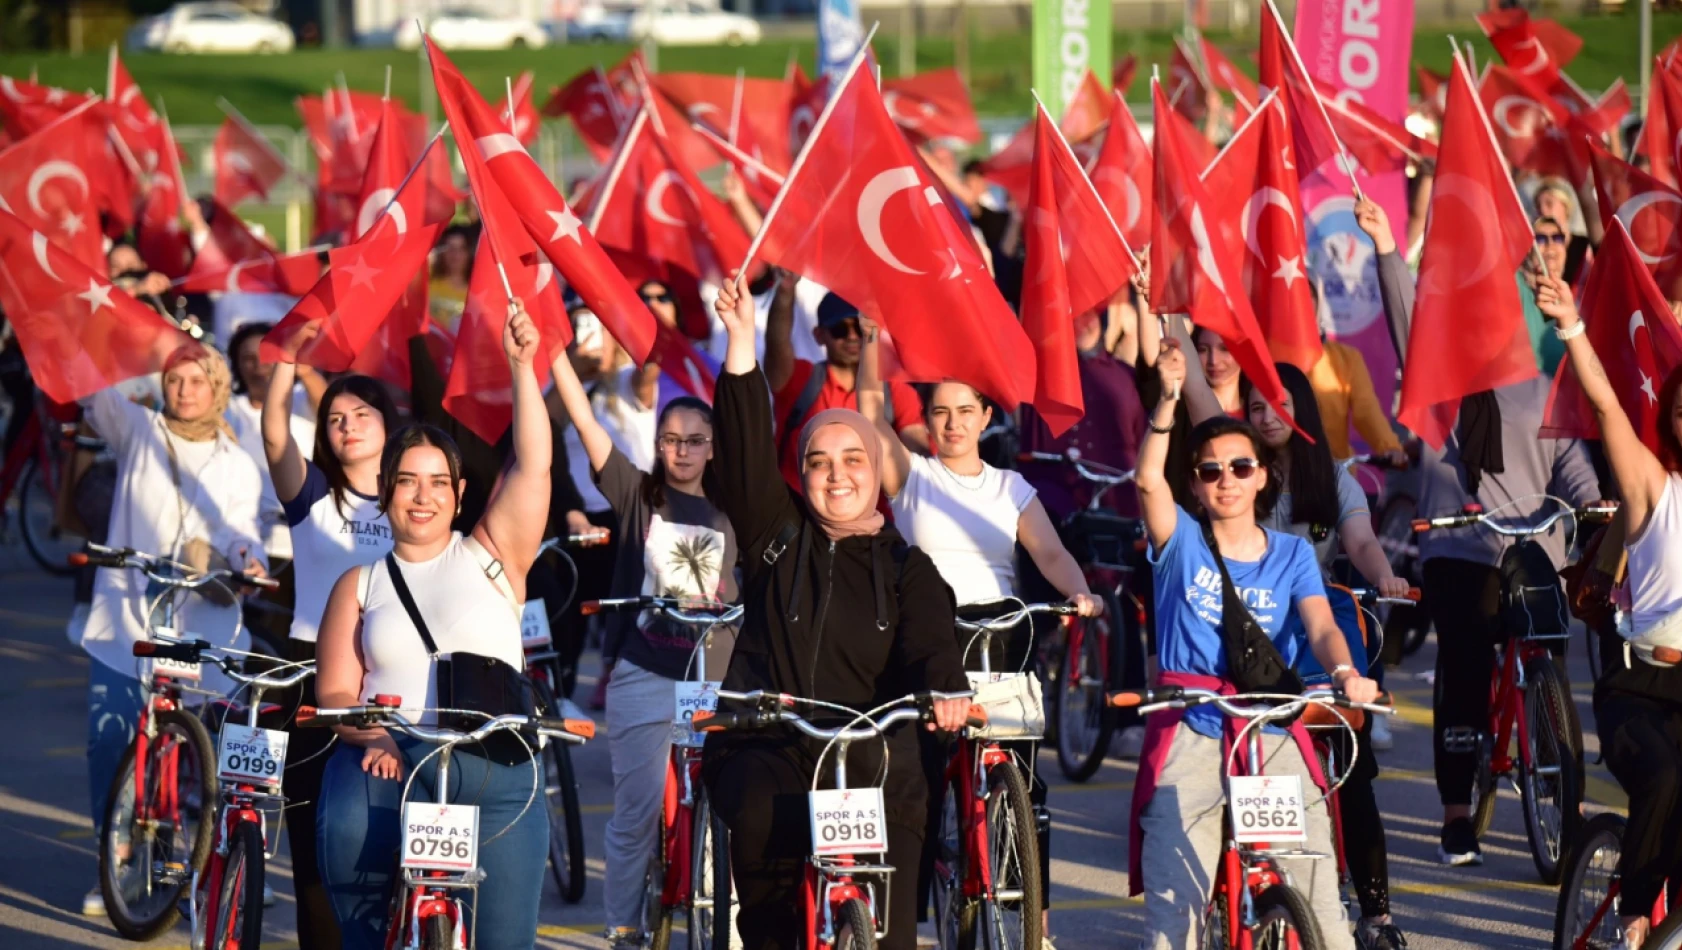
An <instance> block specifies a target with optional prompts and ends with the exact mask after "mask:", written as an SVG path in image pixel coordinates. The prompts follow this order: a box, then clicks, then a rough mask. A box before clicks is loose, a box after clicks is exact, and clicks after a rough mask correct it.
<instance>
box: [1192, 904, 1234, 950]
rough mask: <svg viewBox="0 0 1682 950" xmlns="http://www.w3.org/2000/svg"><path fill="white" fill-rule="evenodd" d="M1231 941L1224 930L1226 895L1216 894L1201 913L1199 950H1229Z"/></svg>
mask: <svg viewBox="0 0 1682 950" xmlns="http://www.w3.org/2000/svg"><path fill="white" fill-rule="evenodd" d="M1231 946H1232V939H1231V937H1229V936H1228V934H1227V930H1226V895H1225V894H1216V895H1215V899H1214V900H1212V901H1210V902H1209V906H1208V907H1207V908H1205V909H1204V911H1203V940H1202V942H1200V943H1199V944H1198V947H1199V948H1200V950H1230V948H1231Z"/></svg>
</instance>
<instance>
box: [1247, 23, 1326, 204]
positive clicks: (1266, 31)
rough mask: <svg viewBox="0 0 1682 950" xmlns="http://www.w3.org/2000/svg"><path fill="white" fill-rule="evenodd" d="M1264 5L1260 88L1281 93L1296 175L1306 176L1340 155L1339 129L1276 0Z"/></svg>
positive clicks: (1259, 67)
mask: <svg viewBox="0 0 1682 950" xmlns="http://www.w3.org/2000/svg"><path fill="white" fill-rule="evenodd" d="M1265 6H1266V7H1267V10H1266V12H1265V13H1263V14H1262V18H1261V21H1262V22H1261V51H1260V54H1259V61H1258V71H1259V73H1260V79H1261V88H1263V89H1271V90H1273V91H1275V92H1278V93H1279V101H1280V102H1281V103H1283V104H1284V106H1285V114H1286V115H1287V116H1289V117H1290V120H1291V136H1292V141H1293V142H1294V143H1295V145H1296V156H1297V177H1298V178H1307V177H1308V176H1309V175H1311V174H1313V173H1314V171H1315V170H1316V169H1318V168H1319V167H1320V166H1321V165H1324V164H1325V163H1326V162H1327V161H1329V160H1331V159H1332V158H1333V157H1335V156H1336V155H1337V154H1338V151H1339V149H1338V138H1337V132H1336V130H1334V129H1333V128H1332V125H1331V119H1329V118H1328V117H1327V116H1326V112H1325V110H1324V109H1322V108H1321V106H1320V96H1319V93H1318V92H1316V91H1315V89H1314V82H1313V80H1311V79H1310V78H1309V76H1308V70H1307V69H1305V68H1304V67H1303V65H1302V57H1301V56H1300V55H1298V53H1297V47H1296V44H1295V43H1293V42H1291V32H1290V31H1289V30H1287V29H1285V21H1284V20H1282V19H1280V17H1279V9H1278V8H1277V7H1275V6H1274V5H1273V0H1267V2H1266V3H1265Z"/></svg>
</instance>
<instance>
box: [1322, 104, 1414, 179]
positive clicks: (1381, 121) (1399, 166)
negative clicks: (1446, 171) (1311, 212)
mask: <svg viewBox="0 0 1682 950" xmlns="http://www.w3.org/2000/svg"><path fill="white" fill-rule="evenodd" d="M1320 92H1321V93H1322V95H1321V97H1320V102H1321V103H1322V104H1324V105H1325V107H1326V115H1327V117H1328V118H1330V119H1331V120H1332V128H1334V129H1336V130H1337V137H1338V139H1339V140H1340V141H1342V142H1343V147H1344V148H1345V149H1347V150H1348V151H1349V157H1350V158H1353V159H1354V160H1355V161H1356V163H1357V164H1359V165H1360V166H1361V167H1362V168H1363V169H1365V170H1366V172H1367V174H1369V175H1380V174H1383V173H1385V172H1392V171H1402V170H1404V169H1406V168H1407V164H1408V162H1410V161H1414V162H1426V161H1431V162H1434V161H1436V160H1437V145H1436V143H1435V142H1432V141H1430V140H1429V139H1424V138H1421V137H1419V136H1417V135H1414V134H1413V133H1412V132H1409V131H1408V130H1407V126H1405V125H1402V124H1401V123H1400V122H1392V121H1390V120H1389V119H1386V118H1385V117H1384V116H1382V115H1379V114H1378V112H1377V111H1375V110H1374V109H1373V108H1371V107H1370V106H1367V105H1365V104H1363V103H1361V102H1360V101H1359V100H1358V99H1356V98H1354V97H1353V96H1350V97H1346V98H1340V97H1338V96H1337V94H1336V93H1335V92H1333V91H1331V90H1329V89H1327V88H1325V87H1324V86H1323V85H1322V86H1321V89H1320Z"/></svg>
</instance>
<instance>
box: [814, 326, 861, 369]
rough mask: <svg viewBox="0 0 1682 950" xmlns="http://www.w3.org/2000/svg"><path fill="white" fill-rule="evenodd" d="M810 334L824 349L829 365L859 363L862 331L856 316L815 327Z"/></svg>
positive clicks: (851, 365)
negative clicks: (825, 325)
mask: <svg viewBox="0 0 1682 950" xmlns="http://www.w3.org/2000/svg"><path fill="white" fill-rule="evenodd" d="M812 336H813V338H814V339H816V340H817V341H818V344H819V345H820V346H822V347H823V349H824V356H825V358H826V359H827V360H828V361H829V364H830V365H831V366H841V367H847V368H851V367H854V366H857V365H859V356H860V355H861V354H862V353H863V352H864V332H863V331H862V330H860V329H859V322H858V319H857V318H856V317H854V318H849V319H846V320H838V321H836V322H835V323H832V324H830V325H829V326H827V327H817V328H816V329H814V330H813V331H812Z"/></svg>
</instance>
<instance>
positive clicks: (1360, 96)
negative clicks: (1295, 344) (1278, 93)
mask: <svg viewBox="0 0 1682 950" xmlns="http://www.w3.org/2000/svg"><path fill="white" fill-rule="evenodd" d="M1295 39H1296V43H1297V49H1298V51H1299V52H1301V54H1302V60H1303V64H1304V65H1305V66H1306V67H1307V68H1308V72H1309V75H1311V76H1312V77H1313V78H1315V79H1317V80H1319V81H1321V82H1324V83H1327V84H1329V85H1330V86H1331V87H1332V88H1334V89H1337V90H1339V92H1338V95H1339V96H1341V97H1346V98H1350V99H1355V100H1357V101H1359V102H1361V103H1363V104H1365V105H1367V106H1369V107H1371V108H1373V109H1375V110H1377V111H1378V112H1379V113H1380V114H1382V115H1384V116H1385V117H1387V118H1390V119H1393V120H1395V121H1397V122H1400V121H1402V119H1403V118H1404V117H1405V116H1406V114H1407V105H1408V76H1409V72H1410V67H1409V59H1410V57H1411V55H1412V47H1413V0H1300V2H1299V3H1298V4H1297V22H1296V36H1295ZM1360 186H1361V191H1362V192H1364V193H1365V194H1367V195H1368V196H1369V197H1371V198H1372V199H1373V200H1374V201H1376V202H1378V203H1379V204H1380V205H1382V206H1383V207H1384V211H1385V213H1386V214H1388V215H1389V216H1390V225H1391V227H1392V228H1393V229H1394V230H1395V232H1396V243H1397V245H1398V246H1401V245H1402V244H1403V242H1404V241H1405V240H1406V231H1407V177H1406V176H1405V175H1404V174H1403V173H1402V172H1393V173H1390V174H1385V175H1380V176H1377V177H1371V176H1368V175H1367V174H1366V173H1364V172H1363V173H1361V174H1360ZM1302 199H1303V202H1302V203H1303V213H1304V214H1306V215H1307V216H1308V227H1307V235H1306V236H1307V242H1308V259H1309V264H1310V266H1311V268H1312V269H1313V271H1314V274H1315V275H1316V276H1317V277H1318V278H1319V280H1320V286H1321V288H1322V292H1323V293H1324V294H1325V296H1326V303H1327V305H1328V306H1329V307H1330V309H1331V312H1332V315H1333V317H1334V318H1335V321H1336V329H1335V332H1334V333H1333V334H1332V335H1333V337H1334V338H1336V339H1338V340H1341V341H1342V342H1345V343H1348V344H1350V345H1352V346H1354V347H1356V348H1358V349H1359V350H1360V351H1361V353H1362V355H1363V356H1365V357H1366V361H1367V369H1368V370H1369V371H1370V372H1371V374H1372V381H1373V388H1374V389H1376V390H1377V391H1378V398H1379V401H1380V402H1381V403H1383V405H1384V406H1385V407H1386V408H1387V409H1388V408H1390V407H1391V406H1392V400H1393V397H1394V394H1395V391H1396V350H1395V347H1394V345H1392V343H1391V342H1390V331H1389V328H1388V327H1387V326H1386V324H1385V320H1384V307H1383V303H1382V301H1381V300H1380V298H1379V293H1378V265H1377V260H1376V257H1375V254H1374V250H1373V244H1372V241H1371V240H1370V239H1369V238H1368V237H1367V236H1366V235H1365V234H1364V233H1362V232H1361V229H1360V228H1359V227H1357V226H1356V224H1355V210H1354V209H1355V199H1354V197H1353V194H1352V188H1351V185H1350V181H1349V178H1348V177H1347V176H1345V175H1343V174H1341V173H1339V172H1337V171H1336V170H1335V169H1332V168H1330V167H1327V168H1325V169H1322V170H1321V171H1320V172H1319V173H1317V174H1315V175H1314V176H1312V177H1311V178H1309V179H1308V180H1307V181H1306V182H1304V183H1303V188H1302ZM1404 250H1405V248H1404Z"/></svg>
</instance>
